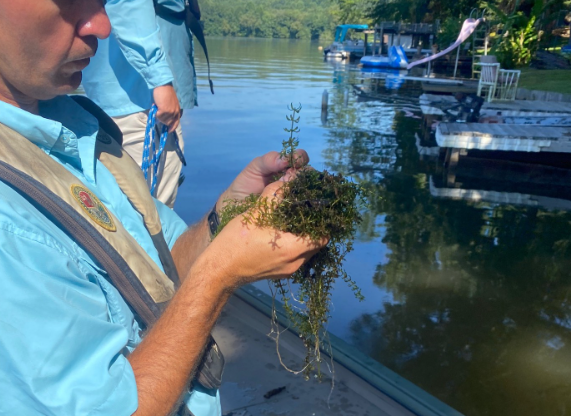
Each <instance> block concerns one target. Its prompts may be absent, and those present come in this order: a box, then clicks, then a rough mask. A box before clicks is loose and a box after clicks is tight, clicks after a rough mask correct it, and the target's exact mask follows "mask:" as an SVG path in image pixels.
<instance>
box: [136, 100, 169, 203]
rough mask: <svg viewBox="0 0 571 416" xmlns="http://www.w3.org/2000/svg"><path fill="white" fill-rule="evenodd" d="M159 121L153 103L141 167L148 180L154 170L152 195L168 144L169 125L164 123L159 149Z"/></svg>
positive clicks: (148, 120)
mask: <svg viewBox="0 0 571 416" xmlns="http://www.w3.org/2000/svg"><path fill="white" fill-rule="evenodd" d="M156 123H157V106H156V105H155V104H153V106H152V107H151V110H150V111H149V117H148V119H147V128H146V130H145V142H144V144H143V162H142V165H141V169H143V173H144V174H145V180H147V181H148V177H149V169H151V170H152V177H151V195H153V196H156V195H155V188H156V187H157V176H158V172H159V164H160V161H161V156H162V154H163V151H164V150H165V146H166V144H167V136H168V127H167V126H165V125H163V129H162V132H161V137H160V139H159V147H158V149H157V143H156V137H155V126H156Z"/></svg>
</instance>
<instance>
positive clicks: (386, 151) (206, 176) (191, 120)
mask: <svg viewBox="0 0 571 416" xmlns="http://www.w3.org/2000/svg"><path fill="white" fill-rule="evenodd" d="M317 47H318V44H317V43H310V42H301V41H300V42H297V41H285V40H258V39H247V40H246V39H210V40H209V48H210V54H211V58H212V64H213V79H214V82H215V88H216V95H210V93H209V92H208V88H207V82H206V78H205V77H204V74H205V72H206V71H205V66H204V60H203V59H202V55H200V56H199V58H198V59H199V65H198V69H199V76H200V84H199V102H200V107H198V108H196V109H194V110H192V111H189V112H188V113H187V114H186V115H185V118H184V121H183V128H184V131H185V140H186V155H187V160H188V166H187V167H186V168H185V171H184V172H185V174H186V181H185V183H184V184H183V185H182V187H181V189H180V194H179V198H178V201H177V204H176V207H175V209H176V210H177V211H178V212H179V213H180V214H181V215H182V216H183V218H185V219H186V220H187V221H195V220H197V219H199V218H200V217H201V216H202V215H204V214H205V213H206V212H207V211H208V210H209V209H210V207H211V206H212V204H213V203H214V201H215V200H216V198H217V197H218V195H219V194H220V193H221V192H222V191H223V190H224V189H225V187H227V186H228V185H229V183H230V182H231V180H232V179H233V178H234V177H235V176H236V174H237V173H238V172H239V171H240V170H241V168H242V167H244V166H245V165H246V164H247V163H248V162H249V161H250V159H251V158H252V157H253V156H257V155H260V154H262V153H264V152H266V151H269V150H279V148H280V147H281V141H282V140H283V139H285V138H286V137H287V136H286V133H284V131H283V127H285V126H286V120H285V115H286V113H287V110H286V105H287V104H288V103H290V102H293V103H301V104H302V105H303V110H302V112H301V123H300V128H301V134H300V141H301V147H303V148H304V149H306V150H307V151H308V152H309V154H310V156H311V158H312V165H313V166H315V167H316V168H317V169H329V170H334V171H339V172H343V173H345V174H350V175H351V176H352V177H353V178H354V180H355V181H357V182H360V183H364V184H367V185H368V186H370V187H371V188H372V189H373V191H374V192H373V193H374V195H375V198H374V199H373V200H372V202H371V203H370V205H369V207H368V209H367V211H366V212H365V213H364V219H365V220H364V222H363V224H362V226H361V229H360V230H359V234H358V237H357V242H356V244H355V250H354V252H353V253H351V254H350V255H349V256H348V260H347V263H346V269H347V270H348V272H349V274H350V275H351V276H352V277H353V278H354V279H355V280H356V281H357V283H358V285H359V286H360V287H361V289H362V291H363V294H364V295H365V296H366V300H365V301H364V302H362V303H359V302H358V301H357V300H356V299H355V298H354V297H353V295H352V293H351V292H350V290H349V289H348V288H347V287H346V286H345V285H344V284H342V283H340V284H338V285H337V287H336V289H335V292H334V296H333V305H334V306H333V309H334V310H333V313H332V319H331V322H330V326H329V330H330V331H331V332H332V333H334V334H335V335H337V336H339V337H341V338H343V339H344V340H346V341H347V342H349V343H351V344H353V345H354V346H356V347H357V348H359V349H360V350H362V351H363V352H365V353H367V354H369V355H370V356H372V357H373V358H375V359H376V360H378V361H379V362H381V363H382V364H384V365H386V366H387V367H389V368H391V369H392V370H394V371H396V372H397V373H398V374H400V375H402V376H403V377H405V378H407V379H409V380H410V381H412V382H413V383H415V384H417V385H418V386H420V387H421V388H423V389H425V390H427V391H428V392H430V393H431V394H433V395H434V396H436V397H438V398H439V399H441V400H443V401H444V402H446V403H448V404H449V405H451V406H452V407H454V408H456V409H458V410H459V411H461V412H462V413H464V414H466V415H469V416H472V415H474V416H476V415H477V416H483V415H493V416H500V415H502V416H503V415H518V416H538V415H547V416H551V415H554V416H555V415H567V414H569V415H571V390H570V388H571V332H570V329H571V303H570V300H569V294H570V291H569V289H570V285H571V273H570V271H571V261H570V259H571V256H570V254H571V253H570V252H571V214H570V213H568V212H565V211H553V210H551V211H548V210H546V209H543V208H541V207H540V205H541V204H534V203H533V202H532V203H531V205H529V203H528V205H517V206H516V205H510V204H509V203H499V202H485V198H484V199H481V200H479V201H477V202H474V201H467V200H462V199H456V200H455V199H447V198H445V197H442V195H440V196H439V197H438V196H433V195H436V193H435V192H434V186H442V185H440V184H441V183H442V182H443V179H442V178H443V177H444V178H448V180H449V178H450V176H446V172H442V169H441V168H440V167H439V166H440V165H439V164H438V163H437V162H436V161H434V160H429V159H426V158H424V159H423V160H422V159H421V157H420V155H419V152H418V150H417V146H416V145H415V133H419V134H421V133H422V131H421V130H422V121H421V120H420V119H419V118H418V116H420V111H419V108H418V96H419V95H420V94H421V93H422V92H421V90H420V88H419V86H418V84H407V85H403V86H402V87H401V88H400V89H399V90H398V91H397V90H392V89H387V88H385V86H384V85H383V84H382V83H381V86H380V87H379V88H378V89H376V90H375V94H374V96H372V97H369V98H370V99H362V98H358V96H357V95H356V94H355V93H354V92H353V91H354V88H353V87H352V85H365V86H367V85H370V84H371V83H370V80H368V79H367V75H364V76H363V75H362V74H361V73H360V71H359V70H358V68H356V67H350V66H348V65H344V64H332V63H327V62H324V61H323V60H322V58H321V52H319V51H318V50H317ZM324 89H326V90H328V91H329V103H330V111H329V115H328V119H327V123H326V125H323V123H322V119H321V95H322V93H323V90H324ZM472 170H473V169H472ZM499 172H500V173H499V174H498V177H502V178H503V177H504V176H506V175H507V174H506V175H504V174H502V171H501V170H500V171H499ZM469 176H470V175H469ZM478 176H479V175H478V173H476V174H475V175H474V174H472V175H471V176H470V177H471V178H472V179H473V180H474V178H476V179H475V181H476V182H477V185H478V186H476V189H482V188H485V187H486V186H488V185H489V182H488V185H486V183H484V182H485V181H483V176H485V175H483V176H482V177H480V178H478ZM468 179H469V178H468V177H467V179H466V183H467V182H469V180H468ZM498 179H499V178H498ZM478 180H479V182H478ZM456 181H457V182H458V183H457V185H456V186H457V187H458V186H460V187H462V186H466V184H465V183H464V185H462V183H460V181H459V180H458V179H456ZM492 182H493V178H492ZM510 186H511V185H510ZM510 186H507V188H505V189H503V190H504V191H507V192H512V193H511V194H510V195H511V196H512V197H513V196H514V195H515V196H516V197H517V195H520V196H521V195H525V194H526V193H527V191H526V189H523V190H522V187H523V188H525V184H524V185H523V186H522V185H521V184H519V185H513V189H511V188H510ZM468 188H474V186H468ZM540 188H541V187H540ZM544 188H547V187H546V186H544ZM431 190H432V191H433V192H432V195H431ZM554 192H555V193H557V190H555V191H554ZM529 193H531V191H530V192H529ZM549 195H550V196H551V197H554V196H555V197H557V195H553V192H552V193H551V194H549ZM512 199H513V198H512ZM516 199H517V198H516ZM520 199H521V198H520ZM495 200H496V201H497V200H501V198H499V199H498V198H496V199H495Z"/></svg>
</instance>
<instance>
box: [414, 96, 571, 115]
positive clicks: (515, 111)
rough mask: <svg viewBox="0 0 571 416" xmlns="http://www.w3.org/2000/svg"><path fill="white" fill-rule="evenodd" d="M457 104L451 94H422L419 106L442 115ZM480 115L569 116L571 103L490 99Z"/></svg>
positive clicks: (430, 112)
mask: <svg viewBox="0 0 571 416" xmlns="http://www.w3.org/2000/svg"><path fill="white" fill-rule="evenodd" d="M456 105H458V101H457V100H456V98H454V97H453V96H451V95H435V94H422V95H421V96H420V108H421V110H422V112H423V114H425V115H440V116H442V115H444V111H443V109H447V108H451V107H454V106H456ZM480 115H482V116H503V117H517V116H521V117H546V116H549V117H571V103H567V102H550V101H526V100H514V101H492V102H491V103H484V105H483V106H482V109H481V110H480Z"/></svg>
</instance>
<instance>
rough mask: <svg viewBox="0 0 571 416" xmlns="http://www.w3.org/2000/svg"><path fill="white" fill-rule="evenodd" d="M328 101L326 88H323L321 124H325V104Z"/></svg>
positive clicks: (326, 104)
mask: <svg viewBox="0 0 571 416" xmlns="http://www.w3.org/2000/svg"><path fill="white" fill-rule="evenodd" d="M328 101H329V93H328V92H327V90H323V95H322V96H321V124H322V125H324V126H325V125H327V112H328V110H327V106H328Z"/></svg>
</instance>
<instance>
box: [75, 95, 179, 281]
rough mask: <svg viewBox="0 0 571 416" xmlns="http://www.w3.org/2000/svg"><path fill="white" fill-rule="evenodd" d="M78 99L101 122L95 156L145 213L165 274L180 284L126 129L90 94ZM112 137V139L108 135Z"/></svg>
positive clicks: (141, 211)
mask: <svg viewBox="0 0 571 416" xmlns="http://www.w3.org/2000/svg"><path fill="white" fill-rule="evenodd" d="M71 98H72V99H73V100H75V102H76V103H78V104H79V105H81V106H82V107H83V109H84V110H86V111H87V112H89V113H91V115H93V116H94V117H95V118H96V119H97V121H98V122H99V127H100V129H99V134H98V137H97V145H96V156H97V158H98V159H99V161H100V162H101V163H103V164H104V165H105V167H106V168H107V169H108V170H109V171H110V172H111V174H113V176H115V180H116V181H117V184H118V185H119V187H120V188H121V190H122V191H123V193H124V194H125V195H126V196H127V198H128V199H129V201H130V202H131V204H132V205H133V207H134V208H135V210H137V212H138V213H139V214H141V216H142V217H143V221H144V223H145V226H146V228H147V230H148V231H149V234H150V235H151V239H152V240H153V244H154V245H155V248H156V249H157V251H158V253H159V258H160V260H161V263H162V265H163V269H164V271H165V274H166V275H167V276H168V277H169V278H170V279H171V280H172V281H173V282H174V284H175V287H178V286H179V285H180V278H179V276H178V272H177V270H176V265H175V263H174V260H173V258H172V255H171V252H170V250H169V247H168V244H167V242H166V241H165V238H164V234H163V230H162V225H161V219H160V218H159V214H158V212H157V208H156V206H155V203H154V201H153V198H152V197H151V194H150V193H149V189H148V187H147V183H146V182H145V180H144V178H143V176H142V174H141V169H140V168H139V165H137V163H136V162H135V161H134V160H133V159H132V158H131V157H130V156H129V155H128V154H127V153H126V152H125V151H124V150H123V149H122V148H121V143H122V139H123V133H122V132H121V130H120V129H119V127H118V126H117V124H115V122H114V121H113V119H112V118H111V117H109V116H108V115H107V114H106V113H105V112H104V111H103V110H102V109H101V108H100V107H99V106H97V104H95V103H94V102H93V101H91V100H90V99H89V98H87V97H83V96H77V95H76V96H72V97H71ZM109 136H111V138H112V139H113V140H111V139H110V138H109Z"/></svg>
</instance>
